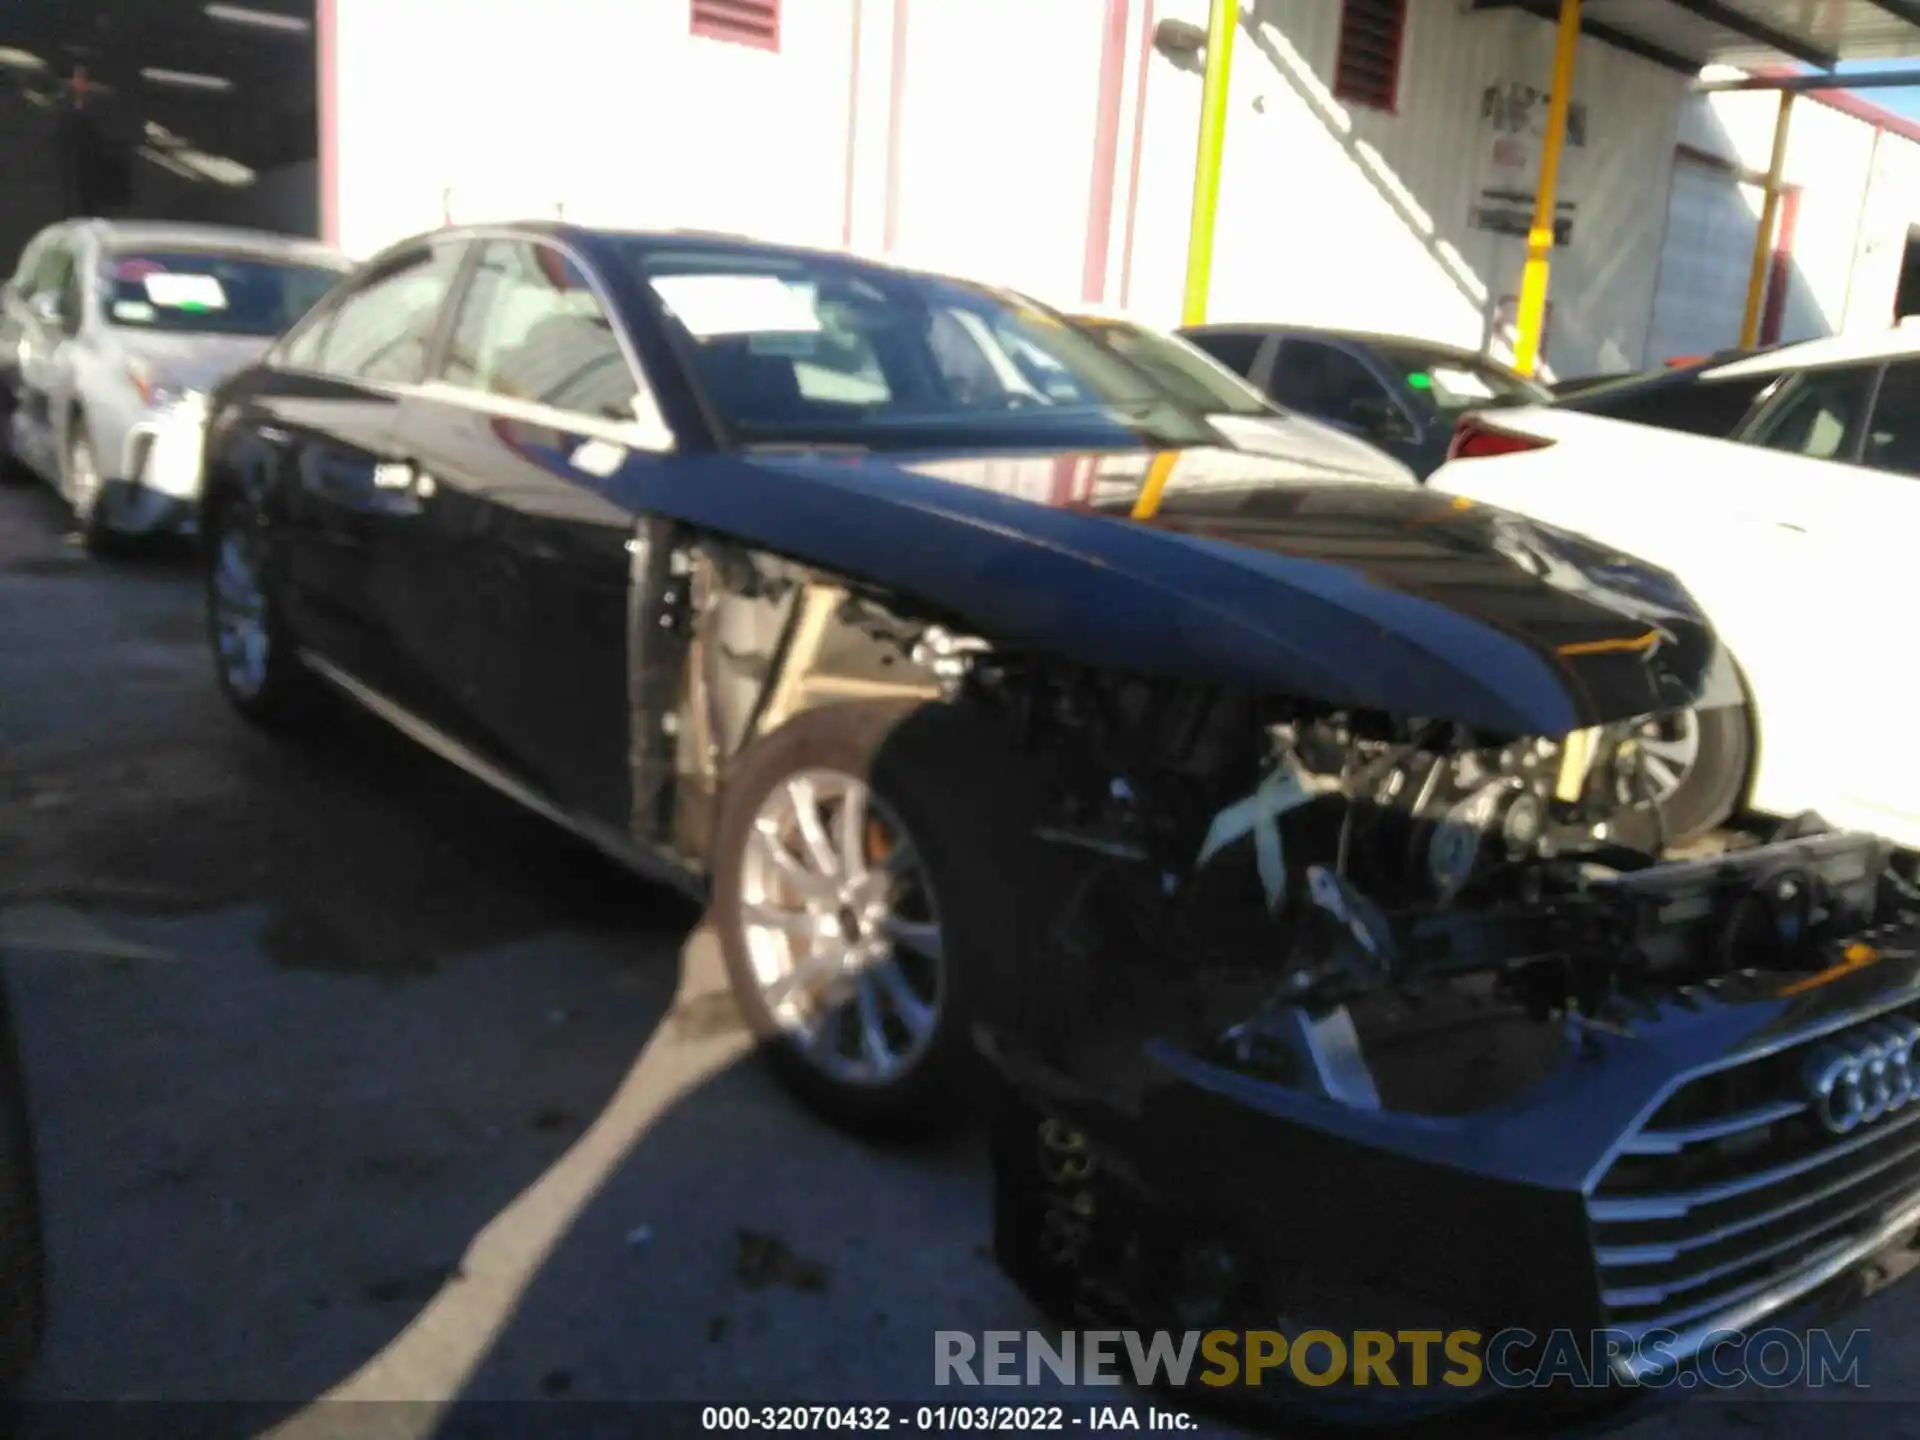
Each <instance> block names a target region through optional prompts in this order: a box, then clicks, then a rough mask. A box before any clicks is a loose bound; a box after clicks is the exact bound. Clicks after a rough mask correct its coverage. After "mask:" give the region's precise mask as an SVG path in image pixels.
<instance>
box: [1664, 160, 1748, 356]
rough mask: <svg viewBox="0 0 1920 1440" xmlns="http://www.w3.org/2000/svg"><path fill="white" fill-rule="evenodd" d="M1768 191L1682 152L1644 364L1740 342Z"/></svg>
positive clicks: (1669, 206)
mask: <svg viewBox="0 0 1920 1440" xmlns="http://www.w3.org/2000/svg"><path fill="white" fill-rule="evenodd" d="M1761 199H1762V194H1761V189H1760V187H1759V186H1758V185H1749V184H1745V183H1743V182H1742V181H1741V179H1740V177H1739V176H1737V175H1735V174H1733V173H1732V172H1731V171H1728V170H1724V169H1722V168H1720V167H1719V166H1717V165H1713V164H1710V163H1708V162H1706V161H1703V160H1696V159H1692V158H1690V157H1689V156H1686V155H1682V156H1680V157H1679V158H1678V159H1677V160H1675V162H1674V166H1673V189H1672V192H1671V193H1670V194H1669V196H1668V199H1667V238H1666V243H1665V244H1664V245H1663V246H1662V248H1661V251H1660V281H1659V284H1658V286H1657V287H1656V289H1655V292H1654V300H1653V325H1652V327H1651V328H1650V329H1649V331H1648V334H1647V354H1646V363H1647V364H1648V365H1649V366H1658V365H1661V364H1663V363H1665V362H1666V361H1667V360H1668V359H1670V358H1671V357H1673V356H1676V355H1710V354H1712V353H1713V352H1714V351H1716V350H1730V349H1732V348H1733V347H1734V346H1736V345H1738V344H1739V343H1740V321H1741V318H1742V317H1743V316H1744V314H1745V313H1746V307H1747V275H1748V273H1749V269H1750V267H1751V266H1752V264H1753V237H1754V232H1755V231H1756V230H1758V229H1759V227H1760V204H1761Z"/></svg>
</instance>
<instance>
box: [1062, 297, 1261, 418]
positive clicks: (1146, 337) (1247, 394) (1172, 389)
mask: <svg viewBox="0 0 1920 1440" xmlns="http://www.w3.org/2000/svg"><path fill="white" fill-rule="evenodd" d="M1073 323H1074V326H1075V327H1076V328H1077V329H1079V331H1080V332H1081V333H1082V334H1083V335H1087V336H1089V337H1091V338H1092V339H1094V340H1096V341H1098V342H1099V343H1100V344H1101V345H1103V346H1105V347H1106V348H1107V349H1108V350H1111V351H1112V352H1113V353H1114V354H1116V355H1118V356H1119V357H1120V358H1121V359H1123V360H1126V361H1128V362H1130V363H1131V364H1133V365H1135V366H1137V367H1139V368H1140V369H1141V370H1143V371H1145V372H1146V373H1147V375H1148V376H1150V377H1151V378H1152V379H1153V380H1154V382H1155V383H1157V384H1158V385H1160V386H1161V387H1162V388H1163V389H1165V390H1166V391H1167V393H1168V394H1170V395H1172V396H1173V397H1174V398H1175V399H1176V400H1178V401H1180V403H1181V404H1183V405H1187V406H1190V407H1191V408H1193V409H1195V410H1198V411H1201V412H1202V413H1204V414H1208V415H1260V416H1268V417H1271V416H1273V415H1276V414H1278V413H1279V410H1278V407H1276V406H1275V405H1274V404H1273V403H1272V402H1271V401H1269V400H1268V399H1267V397H1266V396H1264V395H1262V394H1261V393H1260V392H1259V391H1258V390H1256V389H1254V388H1253V387H1252V386H1251V385H1249V384H1248V383H1247V382H1246V381H1244V380H1242V379H1241V378H1240V377H1239V376H1238V375H1236V374H1234V373H1233V372H1232V371H1231V370H1229V369H1227V367H1226V366H1224V365H1222V364H1221V363H1220V362H1219V361H1217V360H1215V359H1214V358H1213V357H1212V356H1211V355H1209V354H1207V353H1206V352H1205V351H1204V350H1201V349H1200V348H1199V347H1198V346H1195V345H1189V344H1188V343H1187V342H1186V341H1184V340H1182V339H1180V338H1179V337H1178V336H1174V335H1162V334H1160V333H1158V332H1157V331H1153V330H1148V329H1146V328H1144V327H1143V326H1139V325H1134V324H1132V323H1130V322H1128V321H1125V320H1109V319H1105V318H1102V317H1099V316H1092V315H1085V316H1076V317H1075V318H1074V321H1073Z"/></svg>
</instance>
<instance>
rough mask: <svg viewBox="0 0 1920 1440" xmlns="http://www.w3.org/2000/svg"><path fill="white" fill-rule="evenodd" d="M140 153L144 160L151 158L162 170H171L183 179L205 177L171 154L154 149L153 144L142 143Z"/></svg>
mask: <svg viewBox="0 0 1920 1440" xmlns="http://www.w3.org/2000/svg"><path fill="white" fill-rule="evenodd" d="M139 154H140V158H141V159H142V160H150V161H152V162H153V163H154V164H155V165H158V166H159V167H160V168H161V169H162V170H171V171H172V172H173V173H174V174H175V175H178V176H179V177H180V178H181V179H182V180H200V179H203V178H204V177H203V176H201V175H200V173H199V172H198V171H196V170H192V169H189V168H188V167H187V166H185V165H182V164H181V163H180V162H179V161H178V160H175V159H174V158H173V157H172V156H171V155H167V154H164V153H162V152H161V151H159V150H156V149H154V148H153V147H152V146H151V145H142V146H141V147H140V150H139Z"/></svg>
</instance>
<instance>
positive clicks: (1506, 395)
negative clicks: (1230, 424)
mask: <svg viewBox="0 0 1920 1440" xmlns="http://www.w3.org/2000/svg"><path fill="white" fill-rule="evenodd" d="M1180 333H1181V334H1182V335H1184V336H1185V337H1186V338H1187V339H1188V340H1191V341H1192V342H1193V343H1194V344H1195V345H1198V346H1199V347H1200V348H1201V349H1202V350H1205V351H1206V352H1207V353H1208V354H1209V355H1211V356H1213V358H1214V359H1216V360H1218V361H1220V362H1221V363H1222V364H1223V365H1226V366H1227V367H1228V368H1229V369H1232V370H1236V371H1238V372H1239V373H1240V374H1242V375H1244V376H1246V377H1247V379H1248V380H1250V381H1252V382H1253V384H1254V385H1256V386H1257V387H1258V388H1259V389H1260V390H1261V391H1263V392H1264V393H1265V394H1267V395H1269V396H1271V397H1272V398H1273V399H1274V400H1275V401H1276V402H1278V403H1279V404H1280V405H1282V406H1284V407H1285V408H1287V409H1289V410H1298V411H1299V412H1300V413H1301V414H1303V415H1311V416H1313V417H1314V418H1315V419H1317V420H1325V421H1327V422H1328V423H1329V424H1333V425H1338V426H1340V427H1341V428H1342V429H1344V430H1347V431H1349V432H1351V433H1352V434H1355V435H1358V436H1360V438H1361V439H1363V440H1367V441H1369V442H1371V443H1372V444H1374V445H1378V446H1379V447H1380V448H1381V449H1382V450H1385V451H1386V452H1387V453H1388V454H1389V455H1392V456H1393V457H1394V458H1395V459H1397V460H1400V461H1402V462H1403V463H1404V464H1406V465H1407V467H1408V468H1409V469H1411V470H1412V471H1413V472H1414V474H1416V475H1418V476H1419V477H1420V478H1421V479H1423V480H1424V479H1425V478H1426V477H1427V476H1429V475H1431V474H1432V473H1433V472H1434V471H1435V470H1437V469H1439V468H1440V466H1441V465H1442V464H1443V463H1444V462H1445V460H1446V458H1447V445H1448V443H1449V442H1450V441H1451V440H1452V439H1453V429H1454V425H1455V424H1456V423H1457V422H1458V421H1459V419H1460V417H1461V416H1462V415H1464V414H1466V413H1467V412H1468V411H1469V410H1481V409H1491V408H1494V407H1497V406H1501V405H1539V404H1543V403H1545V402H1547V401H1549V400H1551V399H1552V398H1553V396H1552V392H1551V391H1550V390H1548V389H1547V387H1546V386H1544V385H1541V384H1539V383H1537V382H1536V381H1533V380H1529V379H1527V378H1526V377H1525V376H1524V375H1522V374H1520V373H1519V372H1518V371H1516V370H1512V369H1509V368H1508V367H1507V366H1505V365H1502V364H1500V363H1499V362H1498V361H1494V360H1489V359H1488V358H1487V357H1486V356H1484V355H1476V354H1475V353H1473V352H1472V351H1470V350H1461V349H1457V348H1455V347H1453V346H1450V345H1440V344H1436V343H1434V342H1432V341H1429V340H1415V339H1409V338H1408V337H1406V336H1401V335H1368V334H1361V333H1358V332H1348V331H1342V330H1302V329H1295V328H1292V327H1288V326H1274V325H1196V326H1190V327H1188V328H1187V329H1185V330H1182V331H1181V332H1180Z"/></svg>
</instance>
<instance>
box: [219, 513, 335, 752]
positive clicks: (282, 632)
mask: <svg viewBox="0 0 1920 1440" xmlns="http://www.w3.org/2000/svg"><path fill="white" fill-rule="evenodd" d="M203 542H204V543H203V545H202V550H201V553H202V556H203V565H204V567H205V568H204V576H205V584H206V600H207V633H208V638H209V640H210V641H211V642H212V647H213V658H214V673H215V675H216V676H217V677H218V678H219V681H220V689H221V691H222V692H223V693H224V694H225V695H226V697H227V700H228V701H229V702H230V703H231V704H232V706H233V708H234V709H235V710H238V711H239V712H240V714H241V715H243V716H244V717H245V718H247V719H248V720H251V721H253V722H254V723H255V724H259V725H270V726H278V725H284V724H286V723H289V722H291V721H294V720H296V719H298V718H300V717H302V716H304V715H305V714H306V713H307V710H308V708H309V707H310V705H311V704H312V702H313V700H314V698H315V691H316V690H317V689H318V682H317V681H315V679H314V677H313V672H312V671H310V670H308V669H307V667H306V666H305V665H304V664H303V663H302V662H301V659H300V655H299V647H298V645H297V643H296V642H295V640H294V638H293V633H292V631H291V630H290V629H289V627H288V625H287V622H286V617H285V615H284V614H283V613H282V609H281V605H280V601H279V590H278V583H277V577H276V575H275V574H274V571H273V550H272V546H271V544H270V537H269V535H268V533H267V529H266V525H265V523H264V522H263V521H262V519H261V517H260V513H259V511H258V510H256V509H255V508H254V507H253V506H252V505H251V504H249V503H247V501H245V500H244V499H242V498H241V497H239V496H228V497H226V498H225V499H223V500H221V501H220V502H219V503H218V504H216V505H214V506H212V507H210V509H209V512H208V518H207V530H206V534H205V536H204V537H203Z"/></svg>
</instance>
